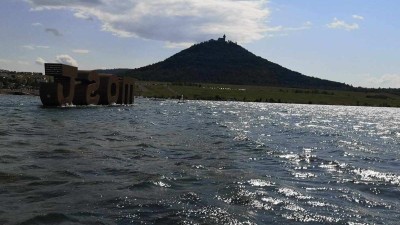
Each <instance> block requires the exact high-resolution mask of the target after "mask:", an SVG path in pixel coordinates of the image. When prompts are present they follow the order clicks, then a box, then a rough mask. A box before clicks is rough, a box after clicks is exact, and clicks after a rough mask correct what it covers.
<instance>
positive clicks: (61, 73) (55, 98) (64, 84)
mask: <svg viewBox="0 0 400 225" xmlns="http://www.w3.org/2000/svg"><path fill="white" fill-rule="evenodd" d="M77 72H78V68H76V67H73V66H67V65H62V64H53V63H46V64H45V73H46V75H48V76H52V77H54V83H42V84H41V85H40V99H41V100H42V103H43V105H46V106H59V105H72V100H73V99H74V93H75V79H76V77H77Z"/></svg>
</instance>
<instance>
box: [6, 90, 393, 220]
mask: <svg viewBox="0 0 400 225" xmlns="http://www.w3.org/2000/svg"><path fill="white" fill-rule="evenodd" d="M40 105H41V103H40V100H39V99H38V98H36V97H25V96H6V95H0V149H1V151H0V224H61V223H64V224H271V223H276V224H283V223H287V224H352V225H353V224H354V225H355V224H398V222H399V220H400V215H399V212H400V171H399V169H400V128H399V125H400V114H399V112H400V110H399V109H392V108H366V107H341V106H315V105H290V104H264V103H237V102H212V101H188V102H186V103H184V104H177V102H176V101H151V100H148V99H136V102H135V105H133V106H121V107H116V106H114V107H103V106H93V107H71V108H51V109H49V108H42V107H40Z"/></svg>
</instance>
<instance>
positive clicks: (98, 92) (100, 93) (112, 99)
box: [40, 63, 135, 106]
mask: <svg viewBox="0 0 400 225" xmlns="http://www.w3.org/2000/svg"><path fill="white" fill-rule="evenodd" d="M45 74H46V75H47V76H51V77H53V80H54V82H51V83H42V84H41V86H40V99H41V101H42V103H43V105H44V106H65V105H97V104H101V105H112V104H133V101H134V97H133V90H134V85H135V81H134V79H133V78H128V77H118V76H115V75H110V74H98V73H97V72H96V71H80V70H78V68H77V67H74V66H68V65H64V64H58V63H46V64H45Z"/></svg>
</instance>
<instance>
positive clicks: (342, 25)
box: [326, 18, 360, 31]
mask: <svg viewBox="0 0 400 225" xmlns="http://www.w3.org/2000/svg"><path fill="white" fill-rule="evenodd" d="M326 26H327V27H329V28H331V29H344V30H347V31H351V30H357V29H359V28H360V27H359V26H358V24H357V23H353V24H348V23H346V22H345V21H343V20H338V19H337V18H334V19H333V21H332V22H331V23H329V24H327V25H326Z"/></svg>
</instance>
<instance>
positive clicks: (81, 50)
mask: <svg viewBox="0 0 400 225" xmlns="http://www.w3.org/2000/svg"><path fill="white" fill-rule="evenodd" d="M72 52H74V53H77V54H88V53H90V51H89V50H87V49H74V50H72Z"/></svg>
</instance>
